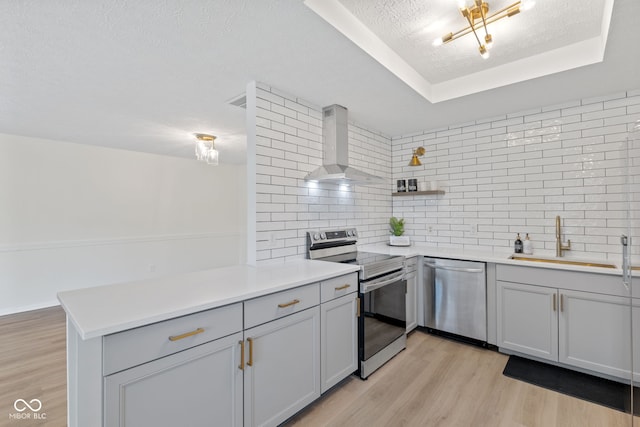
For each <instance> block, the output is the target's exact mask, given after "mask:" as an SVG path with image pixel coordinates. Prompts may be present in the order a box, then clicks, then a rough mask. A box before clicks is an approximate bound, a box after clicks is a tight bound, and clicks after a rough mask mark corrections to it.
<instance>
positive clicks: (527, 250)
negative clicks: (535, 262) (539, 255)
mask: <svg viewBox="0 0 640 427" xmlns="http://www.w3.org/2000/svg"><path fill="white" fill-rule="evenodd" d="M522 253H524V254H526V255H532V254H533V245H532V244H531V240H529V233H527V235H526V236H525V237H524V242H522Z"/></svg>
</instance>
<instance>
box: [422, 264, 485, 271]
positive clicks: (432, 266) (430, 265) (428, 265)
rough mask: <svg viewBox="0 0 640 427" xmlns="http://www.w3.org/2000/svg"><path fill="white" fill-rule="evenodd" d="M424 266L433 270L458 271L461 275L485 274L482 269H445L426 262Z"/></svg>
mask: <svg viewBox="0 0 640 427" xmlns="http://www.w3.org/2000/svg"><path fill="white" fill-rule="evenodd" d="M424 265H426V266H427V267H431V268H437V269H439V270H448V271H458V272H460V273H483V272H484V269H482V268H461V267H445V266H442V265H437V264H432V263H429V262H425V263H424Z"/></svg>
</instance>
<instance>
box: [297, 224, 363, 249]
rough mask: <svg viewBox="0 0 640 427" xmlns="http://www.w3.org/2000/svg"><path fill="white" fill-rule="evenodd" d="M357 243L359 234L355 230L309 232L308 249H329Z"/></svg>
mask: <svg viewBox="0 0 640 427" xmlns="http://www.w3.org/2000/svg"><path fill="white" fill-rule="evenodd" d="M357 241H358V232H357V231H356V229H355V228H346V229H341V230H324V231H320V230H311V231H307V247H308V248H309V249H313V248H314V247H315V246H320V247H327V246H342V245H350V244H354V243H356V242H357Z"/></svg>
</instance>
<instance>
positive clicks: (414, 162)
mask: <svg viewBox="0 0 640 427" xmlns="http://www.w3.org/2000/svg"><path fill="white" fill-rule="evenodd" d="M425 152H426V151H425V149H424V147H418V148H416V149H415V150H413V156H411V160H410V161H409V166H422V163H420V159H419V158H418V157H422V156H424V153H425Z"/></svg>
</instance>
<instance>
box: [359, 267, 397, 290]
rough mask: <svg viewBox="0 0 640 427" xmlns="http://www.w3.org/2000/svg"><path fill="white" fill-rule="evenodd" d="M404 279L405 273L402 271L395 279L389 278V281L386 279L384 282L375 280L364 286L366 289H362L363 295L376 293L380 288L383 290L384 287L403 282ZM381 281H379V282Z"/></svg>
mask: <svg viewBox="0 0 640 427" xmlns="http://www.w3.org/2000/svg"><path fill="white" fill-rule="evenodd" d="M402 279H404V271H400V272H399V273H398V274H396V275H394V276H393V277H391V278H389V279H384V280H380V279H377V280H373V281H371V282H369V283H366V284H365V285H364V287H363V288H362V293H363V294H366V293H367V292H371V291H374V290H376V289H378V288H381V287H383V286H387V285H389V284H391V283H394V282H397V281H398V280H402ZM378 280H379V281H378Z"/></svg>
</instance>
